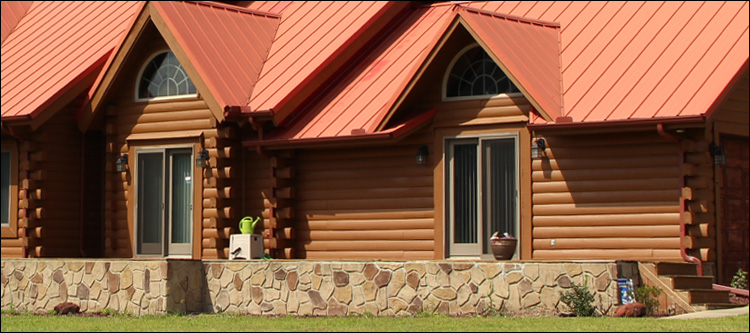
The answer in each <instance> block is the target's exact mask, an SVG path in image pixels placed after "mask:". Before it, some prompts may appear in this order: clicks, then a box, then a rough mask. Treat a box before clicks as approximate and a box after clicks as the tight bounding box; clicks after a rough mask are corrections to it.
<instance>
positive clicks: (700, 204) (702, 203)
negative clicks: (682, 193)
mask: <svg viewBox="0 0 750 333" xmlns="http://www.w3.org/2000/svg"><path fill="white" fill-rule="evenodd" d="M685 205H686V208H687V210H688V211H689V212H691V213H713V212H714V208H715V207H714V204H713V202H708V201H706V200H696V201H688V202H686V203H685Z"/></svg>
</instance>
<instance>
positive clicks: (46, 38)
mask: <svg viewBox="0 0 750 333" xmlns="http://www.w3.org/2000/svg"><path fill="white" fill-rule="evenodd" d="M140 5H141V3H139V2H130V1H112V2H110V1H102V2H85V1H39V2H34V3H33V4H32V6H31V7H30V8H29V10H28V12H27V13H26V15H25V16H24V17H23V18H22V19H21V20H20V21H19V22H18V24H16V28H15V29H14V30H13V31H12V33H10V34H9V36H8V37H7V38H6V39H5V40H4V41H3V43H2V88H1V89H0V91H1V93H2V119H3V120H4V121H5V120H10V119H13V118H30V117H33V116H34V115H36V114H37V113H38V112H39V111H41V110H43V109H44V108H45V107H46V106H48V105H49V104H50V103H52V102H54V101H55V99H56V98H58V97H60V95H62V94H63V93H64V92H65V91H66V90H67V89H69V88H70V87H72V86H73V85H74V84H75V83H77V81H79V80H81V79H82V78H83V77H85V76H86V75H88V74H89V73H91V71H93V70H97V69H98V66H99V65H101V64H102V63H103V62H104V60H105V59H106V58H105V57H107V56H108V55H109V54H110V52H111V51H112V48H113V47H114V46H115V44H116V43H117V42H118V40H119V38H120V37H121V36H122V34H123V33H124V32H125V31H126V29H127V28H128V26H127V25H128V24H130V23H131V22H130V21H131V18H132V17H133V16H134V15H135V14H136V13H137V10H138V9H139V8H140ZM3 9H5V7H3ZM3 12H4V10H3ZM3 15H5V14H3Z"/></svg>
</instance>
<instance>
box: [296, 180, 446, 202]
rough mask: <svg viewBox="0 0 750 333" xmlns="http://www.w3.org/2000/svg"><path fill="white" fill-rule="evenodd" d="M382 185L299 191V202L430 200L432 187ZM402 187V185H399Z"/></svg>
mask: <svg viewBox="0 0 750 333" xmlns="http://www.w3.org/2000/svg"><path fill="white" fill-rule="evenodd" d="M387 185H388V184H382V187H379V188H362V187H357V188H355V189H326V190H310V191H308V190H304V191H302V190H300V191H299V192H298V193H299V194H298V198H300V200H309V199H315V200H336V199H386V198H417V197H422V198H432V197H433V187H432V186H420V187H388V186H387ZM399 185H402V184H399Z"/></svg>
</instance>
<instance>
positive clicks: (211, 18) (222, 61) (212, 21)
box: [83, 1, 279, 127]
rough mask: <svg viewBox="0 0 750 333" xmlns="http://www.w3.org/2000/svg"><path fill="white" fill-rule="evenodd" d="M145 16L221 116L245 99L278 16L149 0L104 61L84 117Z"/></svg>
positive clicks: (113, 74) (113, 73)
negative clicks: (118, 44)
mask: <svg viewBox="0 0 750 333" xmlns="http://www.w3.org/2000/svg"><path fill="white" fill-rule="evenodd" d="M149 21H150V22H153V23H154V25H155V26H156V28H157V29H158V31H159V33H161V35H162V36H163V37H164V40H165V41H166V43H167V45H168V46H169V48H170V49H171V50H172V52H174V53H175V56H176V57H177V60H178V61H180V64H181V65H182V66H183V67H184V68H185V71H186V72H187V73H188V76H190V78H191V79H192V81H193V83H194V84H195V86H196V87H197V88H198V91H199V92H200V93H201V95H202V97H203V98H204V100H205V101H206V104H208V106H209V109H211V111H212V112H213V114H214V116H215V117H216V118H217V119H219V120H223V119H224V110H225V109H227V108H228V107H231V106H237V105H244V104H246V103H247V101H248V100H249V98H250V95H251V94H252V91H253V88H254V87H255V83H256V82H257V80H258V77H259V75H260V71H261V68H262V67H263V63H264V62H265V60H266V57H267V55H268V51H269V49H270V46H271V42H272V40H273V36H274V35H275V33H276V29H277V27H278V22H279V18H278V16H277V15H276V14H271V13H263V12H258V11H251V10H246V9H242V8H238V7H235V6H225V5H222V4H218V3H208V2H187V1H152V2H149V3H148V4H147V5H146V6H145V7H144V9H143V10H142V11H141V13H140V15H139V17H138V19H137V20H136V24H135V25H134V26H133V27H132V28H131V30H130V32H129V34H128V37H127V38H125V39H124V40H123V41H122V43H121V45H120V46H119V48H118V51H117V54H116V56H115V57H114V58H113V61H112V63H111V64H109V65H108V66H107V67H108V68H107V70H106V73H105V74H104V76H103V77H102V78H101V81H100V82H102V84H101V85H95V87H94V89H95V90H94V91H93V92H92V96H91V110H89V113H88V114H86V115H84V117H85V118H86V119H85V120H83V122H88V121H89V120H90V118H91V117H92V114H93V113H96V112H97V109H98V108H99V107H100V105H101V102H102V99H103V97H104V95H106V94H107V91H108V90H109V87H110V85H111V84H112V80H113V78H114V77H116V75H117V73H118V72H119V70H120V68H119V67H120V66H121V65H122V63H123V62H124V60H125V58H127V56H128V54H129V52H130V48H132V47H133V46H134V45H135V44H136V43H135V42H136V40H137V39H138V36H139V34H140V32H141V30H142V29H143V27H144V26H145V25H146V24H147V23H148V22H149ZM86 126H87V124H83V127H86Z"/></svg>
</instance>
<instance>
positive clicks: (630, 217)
mask: <svg viewBox="0 0 750 333" xmlns="http://www.w3.org/2000/svg"><path fill="white" fill-rule="evenodd" d="M679 224H680V214H679V212H677V213H651V214H599V215H598V214H591V215H552V216H534V217H533V225H534V228H537V227H588V226H640V225H679Z"/></svg>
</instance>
